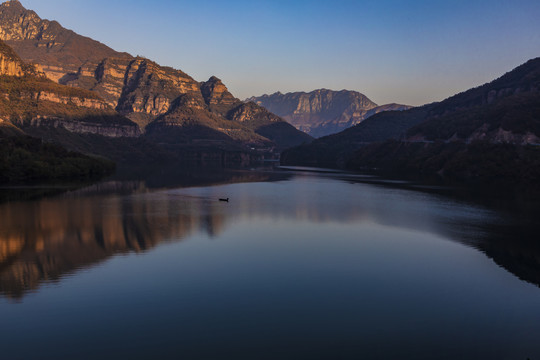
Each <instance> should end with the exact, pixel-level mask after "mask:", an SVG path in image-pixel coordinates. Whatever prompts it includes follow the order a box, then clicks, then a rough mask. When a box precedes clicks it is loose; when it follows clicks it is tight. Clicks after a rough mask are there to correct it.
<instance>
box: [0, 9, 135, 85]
mask: <svg viewBox="0 0 540 360" xmlns="http://www.w3.org/2000/svg"><path fill="white" fill-rule="evenodd" d="M0 39H1V40H3V41H5V42H6V43H7V44H8V45H9V46H11V47H13V49H14V50H15V52H16V53H17V54H19V55H20V56H21V57H22V58H23V59H25V60H26V61H29V60H30V61H32V62H35V63H39V64H43V65H44V66H43V70H44V71H45V73H46V74H47V76H48V77H49V78H51V79H53V80H55V81H56V80H58V79H60V78H61V77H63V76H64V75H65V74H66V73H70V72H77V71H78V69H79V67H80V66H81V65H83V64H85V63H87V62H91V61H95V62H97V61H101V60H102V59H103V58H106V57H129V55H128V54H125V53H119V52H116V51H114V50H112V49H111V48H109V47H107V46H106V45H103V44H101V43H99V42H97V41H95V40H92V39H90V38H87V37H84V36H80V35H78V34H76V33H75V32H73V31H71V30H68V29H65V28H63V27H62V26H61V25H60V24H59V23H58V22H56V21H49V20H42V19H41V18H40V17H39V16H38V15H37V14H36V13H35V12H33V11H31V10H27V9H25V8H24V7H23V6H22V4H21V3H20V2H19V1H17V0H11V1H7V2H5V3H3V4H2V5H0Z"/></svg>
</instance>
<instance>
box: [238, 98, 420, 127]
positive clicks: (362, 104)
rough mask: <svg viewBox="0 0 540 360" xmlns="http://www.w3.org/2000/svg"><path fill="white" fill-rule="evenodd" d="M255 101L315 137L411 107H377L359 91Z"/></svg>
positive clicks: (251, 99) (252, 99) (397, 105)
mask: <svg viewBox="0 0 540 360" xmlns="http://www.w3.org/2000/svg"><path fill="white" fill-rule="evenodd" d="M247 101H252V102H255V103H256V104H258V105H261V106H263V107H265V108H266V109H268V110H269V111H271V112H273V113H275V114H276V115H278V116H281V117H283V118H284V119H285V120H287V121H288V122H290V123H291V124H292V125H294V126H295V127H296V128H297V129H299V130H302V131H304V132H306V133H308V134H310V135H312V136H314V137H321V136H325V135H330V134H333V133H337V132H340V131H342V130H345V129H347V128H349V127H351V126H354V125H356V124H358V123H360V122H362V121H364V120H365V119H367V118H369V117H370V116H372V115H375V114H377V113H379V112H382V111H388V110H406V109H409V108H410V106H407V105H399V104H388V105H382V106H378V105H377V104H375V103H374V102H373V101H371V100H370V99H368V98H367V97H366V96H365V95H363V94H361V93H359V92H356V91H348V90H341V91H332V90H327V89H319V90H315V91H312V92H310V93H305V92H295V93H287V94H282V93H280V92H277V93H274V94H272V95H263V96H259V97H252V98H249V99H247Z"/></svg>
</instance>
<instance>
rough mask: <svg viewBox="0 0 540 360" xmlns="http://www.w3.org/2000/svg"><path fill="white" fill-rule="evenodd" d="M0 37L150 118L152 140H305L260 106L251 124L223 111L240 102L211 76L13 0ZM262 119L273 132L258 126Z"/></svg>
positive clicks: (266, 143)
mask: <svg viewBox="0 0 540 360" xmlns="http://www.w3.org/2000/svg"><path fill="white" fill-rule="evenodd" d="M0 39H2V40H4V41H6V42H7V43H8V44H9V45H11V46H12V47H13V49H14V50H15V51H16V52H17V53H18V54H20V55H21V57H22V58H23V60H25V61H28V62H33V63H37V64H39V65H40V66H41V68H42V69H43V72H44V73H45V74H46V75H47V77H48V78H50V79H53V80H55V81H58V82H59V83H60V84H64V85H69V86H71V87H78V88H82V89H85V90H90V91H92V92H93V93H95V94H97V95H98V96H99V97H100V98H101V99H103V100H104V101H105V102H106V103H107V104H108V105H109V106H111V107H112V108H113V109H115V110H117V111H118V112H119V113H120V114H122V115H124V116H126V117H127V118H129V119H131V120H132V121H134V122H135V123H137V124H138V125H139V127H140V129H141V131H142V132H145V129H146V126H147V125H148V124H150V123H152V125H151V126H149V130H150V131H149V134H148V136H149V138H150V139H152V140H153V141H156V142H159V143H171V144H179V143H184V144H190V145H193V144H194V143H193V140H195V141H199V140H208V141H211V144H212V146H214V147H220V146H221V147H227V146H229V145H231V144H235V143H236V144H244V145H250V146H256V147H263V148H268V147H273V146H278V147H280V148H285V147H289V146H293V145H298V144H301V143H304V142H308V141H310V140H311V138H310V137H309V136H308V135H306V134H304V133H302V132H300V131H298V130H296V129H295V128H294V127H293V126H291V125H289V124H287V123H286V122H285V121H284V120H283V119H281V118H279V117H276V116H273V115H271V114H270V113H268V112H267V111H266V110H264V109H262V108H259V109H257V110H256V111H254V112H253V111H251V113H252V114H253V115H254V116H256V117H257V121H256V122H257V124H258V125H257V126H255V127H253V126H246V124H248V123H249V122H242V121H237V120H235V119H233V118H231V117H230V116H229V114H230V113H232V112H233V111H235V112H237V111H238V110H239V109H240V108H241V107H243V106H246V105H245V104H243V103H242V102H241V101H240V100H238V99H236V98H234V96H232V95H231V94H230V93H229V92H228V90H227V88H226V87H225V85H223V84H222V83H221V81H219V79H217V78H211V79H210V80H209V81H207V82H203V83H199V82H197V81H195V80H194V79H193V78H192V77H190V76H189V75H187V74H185V73H184V72H182V71H180V70H176V69H173V68H170V67H164V66H160V65H158V64H156V63H155V62H153V61H151V60H148V59H145V58H140V57H133V56H131V55H129V54H125V53H119V52H116V51H114V50H112V49H110V48H109V47H107V46H105V45H103V44H101V43H99V42H97V41H95V40H92V39H89V38H86V37H83V36H80V35H78V34H76V33H74V32H73V31H71V30H67V29H64V28H63V27H62V26H61V25H60V24H58V23H57V22H55V21H48V20H42V19H41V18H39V16H38V15H37V14H36V13H35V12H33V11H30V10H26V9H25V8H24V7H23V6H22V5H21V4H20V2H18V1H16V0H12V1H8V2H5V3H3V4H2V5H0ZM252 110H253V109H252ZM153 122H155V123H153ZM276 124H279V125H276ZM268 126H270V127H272V128H275V129H278V128H279V131H277V133H275V132H265V131H266V127H268ZM259 128H264V129H265V131H263V132H265V134H266V135H262V134H261V131H259ZM160 134H163V135H165V136H164V137H163V138H160ZM278 139H279V140H278ZM283 139H286V141H283ZM274 140H277V141H274ZM277 143H279V144H277ZM207 144H210V143H208V142H207Z"/></svg>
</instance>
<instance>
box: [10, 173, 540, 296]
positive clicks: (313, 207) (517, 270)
mask: <svg viewBox="0 0 540 360" xmlns="http://www.w3.org/2000/svg"><path fill="white" fill-rule="evenodd" d="M166 178H167V180H165V181H162V180H159V179H158V180H156V178H154V179H153V180H149V179H146V180H145V181H109V182H105V183H101V184H97V185H93V186H90V187H87V188H84V189H80V190H77V191H72V192H69V193H65V194H63V195H60V196H56V197H50V198H44V199H41V200H38V201H23V202H13V203H2V204H0V293H1V294H4V295H5V296H8V297H13V298H20V297H22V296H23V295H24V294H25V293H26V292H27V291H29V290H34V289H37V288H38V287H39V285H40V283H42V282H43V281H54V280H57V279H59V278H60V277H62V276H63V275H65V274H68V273H70V272H73V271H74V270H77V269H79V268H84V267H88V266H91V265H92V264H95V263H97V262H100V261H103V260H104V259H107V258H108V257H110V256H113V255H115V254H121V253H126V252H131V251H134V252H140V251H145V250H147V249H150V248H153V247H154V246H156V245H157V244H159V243H161V242H163V241H170V240H174V241H179V240H182V239H184V238H186V237H188V236H190V235H192V234H194V233H197V232H202V233H206V234H207V235H208V236H210V237H214V236H218V235H219V234H220V233H221V232H222V231H223V230H224V229H225V227H226V226H227V225H228V224H233V223H235V222H237V221H240V220H242V219H243V220H246V219H247V220H249V219H256V218H257V219H264V218H269V219H274V220H280V219H282V220H291V219H294V221H296V222H309V223H323V222H335V223H347V224H354V223H360V222H364V223H365V222H373V223H377V224H381V225H384V226H390V227H395V228H404V229H411V230H417V231H422V232H429V233H434V234H438V235H440V236H442V237H444V238H448V239H452V240H454V241H459V242H461V243H464V244H467V245H471V246H473V247H475V248H477V249H479V250H481V251H483V252H484V253H485V254H486V255H488V256H489V257H491V258H493V259H494V261H495V262H497V263H498V264H499V265H501V266H503V267H504V268H506V269H507V270H509V271H510V272H512V273H514V274H516V275H517V276H519V277H520V278H521V279H524V280H527V281H529V282H532V283H534V284H537V285H540V246H539V245H538V242H537V241H536V238H535V235H536V234H538V226H537V225H534V224H535V222H534V221H532V222H528V223H527V224H525V225H524V224H520V226H519V227H516V226H515V224H514V223H513V222H512V221H511V219H510V220H508V219H507V221H504V222H502V221H501V218H500V214H499V213H497V212H493V211H487V210H483V209H482V208H479V207H474V206H471V205H470V204H460V203H457V202H455V201H453V200H451V199H449V198H447V197H443V196H435V195H432V194H422V193H419V192H414V193H413V192H410V191H403V190H398V189H390V188H378V187H374V186H371V185H362V184H348V185H347V186H345V187H344V188H343V189H342V190H341V192H339V191H338V192H336V191H330V190H329V188H328V186H329V182H330V181H335V180H331V179H328V178H321V177H311V176H306V175H301V176H297V177H296V178H295V181H293V182H288V183H287V189H286V190H283V191H280V183H279V182H278V183H274V185H273V187H272V188H271V189H269V188H268V181H272V180H286V179H289V178H290V176H286V175H284V174H275V173H270V172H267V173H264V172H263V173H259V172H244V173H241V172H237V173H233V175H232V176H229V177H227V176H225V175H224V174H219V175H218V179H217V180H216V179H214V180H213V182H212V177H211V176H210V175H208V174H206V175H204V177H203V178H204V179H206V183H207V184H211V183H228V182H230V183H235V182H242V181H244V182H257V183H254V184H252V186H251V190H250V191H249V192H244V191H243V190H242V189H243V188H242V187H230V188H227V189H224V188H222V187H208V188H200V187H199V188H178V189H172V190H164V189H161V190H159V191H158V190H156V189H155V188H163V187H165V188H169V187H171V188H173V187H174V185H173V184H174V182H173V181H172V180H171V177H166ZM201 179H202V178H201V177H200V176H198V177H197V176H195V175H191V176H189V178H188V179H187V180H186V178H185V177H184V178H182V179H181V180H178V179H177V183H178V182H179V183H182V184H183V185H184V186H189V185H193V184H199V183H200V182H203V181H202V180H201ZM347 182H350V179H347ZM149 184H150V185H149ZM151 188H154V189H153V190H152V189H151ZM337 188H339V187H337ZM352 189H354V190H355V192H354V193H351V190H352ZM223 191H227V193H226V194H225V193H223ZM225 195H226V196H230V197H231V199H232V202H231V204H223V203H219V202H218V201H216V200H217V199H218V198H219V197H221V196H225ZM518 231H519V232H518Z"/></svg>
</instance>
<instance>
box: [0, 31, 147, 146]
mask: <svg viewBox="0 0 540 360" xmlns="http://www.w3.org/2000/svg"><path fill="white" fill-rule="evenodd" d="M0 119H2V122H9V123H11V124H12V125H15V126H17V127H19V128H26V127H36V126H41V125H45V124H47V126H50V127H60V126H61V127H64V128H66V129H69V130H70V131H72V132H76V133H93V134H99V135H105V136H109V137H137V136H139V134H140V133H139V130H138V127H137V125H136V124H135V123H133V122H132V121H130V120H129V119H127V118H125V117H123V116H122V115H120V114H118V113H117V112H116V111H115V110H114V109H112V108H111V107H110V106H109V105H107V104H106V103H105V102H104V101H103V100H101V99H100V98H99V97H98V96H97V95H96V94H94V93H93V92H91V91H87V90H83V89H76V88H72V87H69V86H64V85H60V84H57V83H55V82H53V81H51V80H49V79H47V78H46V77H45V76H44V74H43V73H42V72H41V70H40V68H39V67H36V66H34V65H31V64H27V63H25V62H24V61H22V60H21V58H20V57H19V56H18V55H17V54H16V53H15V52H14V51H13V50H12V49H11V48H10V47H9V46H7V45H6V44H5V43H3V42H2V41H0Z"/></svg>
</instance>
